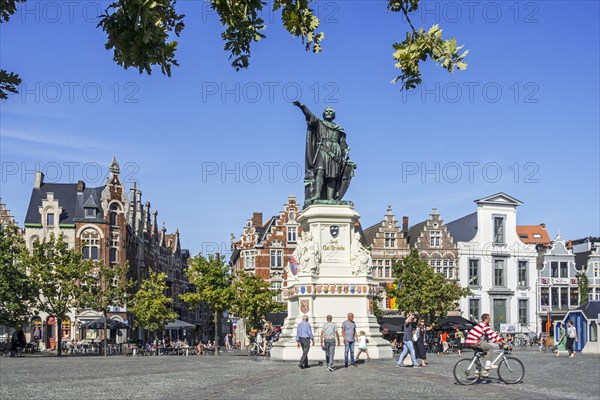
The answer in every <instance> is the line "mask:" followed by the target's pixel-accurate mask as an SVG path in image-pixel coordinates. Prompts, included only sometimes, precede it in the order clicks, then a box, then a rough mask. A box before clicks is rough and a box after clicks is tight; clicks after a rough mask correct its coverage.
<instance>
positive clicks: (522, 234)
mask: <svg viewBox="0 0 600 400" xmlns="http://www.w3.org/2000/svg"><path fill="white" fill-rule="evenodd" d="M519 237H520V238H521V239H528V238H529V236H528V235H527V234H526V233H519Z"/></svg>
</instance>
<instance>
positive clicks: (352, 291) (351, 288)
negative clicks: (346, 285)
mask: <svg viewBox="0 0 600 400" xmlns="http://www.w3.org/2000/svg"><path fill="white" fill-rule="evenodd" d="M354 290H355V287H354V285H350V293H352V294H354Z"/></svg>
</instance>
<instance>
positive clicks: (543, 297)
mask: <svg viewBox="0 0 600 400" xmlns="http://www.w3.org/2000/svg"><path fill="white" fill-rule="evenodd" d="M540 305H542V306H549V305H550V291H549V290H548V288H547V287H543V288H541V291H540Z"/></svg>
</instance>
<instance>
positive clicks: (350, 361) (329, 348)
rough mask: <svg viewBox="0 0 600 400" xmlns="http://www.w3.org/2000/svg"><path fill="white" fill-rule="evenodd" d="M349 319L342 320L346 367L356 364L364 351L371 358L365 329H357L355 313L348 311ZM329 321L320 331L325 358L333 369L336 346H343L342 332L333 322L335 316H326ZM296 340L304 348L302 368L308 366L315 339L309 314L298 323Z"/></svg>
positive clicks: (329, 368)
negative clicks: (355, 352) (356, 345)
mask: <svg viewBox="0 0 600 400" xmlns="http://www.w3.org/2000/svg"><path fill="white" fill-rule="evenodd" d="M347 317H348V319H347V320H345V321H344V322H342V327H341V328H342V329H341V330H342V335H341V336H342V338H343V340H344V367H345V368H347V367H348V365H350V366H356V360H359V359H360V356H361V355H362V354H363V353H364V354H365V356H366V357H367V359H370V358H371V357H370V356H369V351H368V349H367V344H368V343H369V340H368V339H367V336H366V334H365V332H364V331H360V332H358V331H357V330H356V323H355V322H354V314H353V313H348V316H347ZM326 319H327V322H326V323H325V324H323V327H322V328H321V333H320V344H321V348H322V349H323V351H325V360H326V365H327V369H328V370H329V371H333V370H334V368H333V360H334V356H335V347H336V344H337V346H341V341H340V333H339V329H338V326H337V324H336V323H335V322H333V317H332V316H331V315H328V316H327V317H326ZM296 342H297V343H298V348H302V357H301V358H300V364H299V367H300V368H301V369H304V368H308V351H309V350H310V346H311V344H312V345H313V346H314V344H315V340H314V337H313V333H312V328H311V326H310V324H309V323H308V316H307V315H304V316H302V322H300V324H298V329H297V330H296ZM357 342H358V353H357V354H356V358H355V357H354V351H355V344H356V343H357Z"/></svg>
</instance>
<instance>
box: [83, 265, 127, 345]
mask: <svg viewBox="0 0 600 400" xmlns="http://www.w3.org/2000/svg"><path fill="white" fill-rule="evenodd" d="M91 263H92V265H91V268H90V269H91V270H92V275H91V277H89V278H88V279H87V282H86V283H87V285H86V286H85V289H87V290H86V291H85V292H84V293H83V296H82V304H83V305H84V307H87V308H91V309H92V310H94V311H98V312H101V313H102V315H103V316H104V355H105V356H107V355H108V346H107V337H106V336H107V335H106V333H107V330H108V326H107V325H108V313H109V311H110V308H111V307H112V306H116V307H123V306H124V305H125V302H126V301H127V286H126V277H127V270H128V265H127V264H125V265H120V264H118V265H114V266H108V265H105V264H104V263H102V262H99V261H92V262H91Z"/></svg>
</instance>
